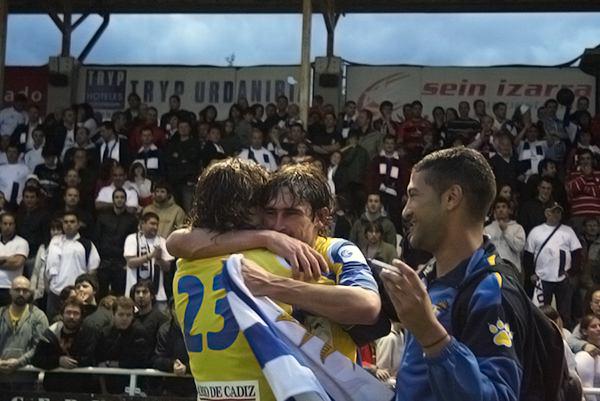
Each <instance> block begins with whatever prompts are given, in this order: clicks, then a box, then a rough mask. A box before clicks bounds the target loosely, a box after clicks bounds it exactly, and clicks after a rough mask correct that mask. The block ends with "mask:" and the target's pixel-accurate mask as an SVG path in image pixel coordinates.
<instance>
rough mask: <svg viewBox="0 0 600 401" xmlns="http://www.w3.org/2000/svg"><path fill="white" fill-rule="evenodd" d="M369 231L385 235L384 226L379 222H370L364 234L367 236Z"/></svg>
mask: <svg viewBox="0 0 600 401" xmlns="http://www.w3.org/2000/svg"><path fill="white" fill-rule="evenodd" d="M369 231H376V232H378V233H380V234H383V225H382V224H381V222H379V221H370V222H369V223H368V224H367V226H366V227H365V233H364V234H365V235H367V233H368V232H369Z"/></svg>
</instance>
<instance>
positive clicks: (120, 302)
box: [112, 296, 135, 314]
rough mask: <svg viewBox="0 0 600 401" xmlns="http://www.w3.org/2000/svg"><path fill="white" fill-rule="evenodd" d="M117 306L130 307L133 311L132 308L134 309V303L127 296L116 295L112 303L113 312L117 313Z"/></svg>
mask: <svg viewBox="0 0 600 401" xmlns="http://www.w3.org/2000/svg"><path fill="white" fill-rule="evenodd" d="M119 307H120V308H121V309H131V310H132V311H133V310H135V303H134V302H133V300H132V299H131V298H129V297H123V296H121V297H118V298H117V299H115V301H114V302H113V304H112V311H113V314H114V313H117V309H118V308H119Z"/></svg>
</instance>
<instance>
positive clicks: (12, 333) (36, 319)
mask: <svg viewBox="0 0 600 401" xmlns="http://www.w3.org/2000/svg"><path fill="white" fill-rule="evenodd" d="M31 294H32V291H31V289H30V283H29V280H27V278H26V277H23V276H17V277H15V278H14V279H13V281H12V283H11V288H10V298H11V302H10V304H9V305H7V306H4V307H2V308H0V390H28V389H30V388H31V386H32V385H33V383H34V382H35V379H36V377H37V374H35V375H34V376H33V377H32V375H31V373H29V374H28V373H17V374H15V373H14V372H15V370H16V369H19V368H22V367H23V366H25V365H28V364H29V363H31V359H32V357H33V353H34V351H35V347H36V345H37V343H38V340H39V339H40V337H41V335H42V333H43V332H44V331H45V330H46V329H47V328H48V319H47V318H46V315H45V314H44V312H42V311H41V310H40V309H39V308H37V307H36V306H34V305H32V304H31V298H32V297H31Z"/></svg>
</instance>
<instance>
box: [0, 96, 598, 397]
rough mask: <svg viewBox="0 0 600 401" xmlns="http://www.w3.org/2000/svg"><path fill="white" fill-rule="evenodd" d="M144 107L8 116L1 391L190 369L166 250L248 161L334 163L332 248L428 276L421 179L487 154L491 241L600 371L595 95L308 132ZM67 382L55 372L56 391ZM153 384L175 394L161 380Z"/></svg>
mask: <svg viewBox="0 0 600 401" xmlns="http://www.w3.org/2000/svg"><path fill="white" fill-rule="evenodd" d="M127 101H128V108H127V109H125V110H123V111H119V112H115V113H114V114H113V115H112V118H111V119H110V120H109V121H100V120H99V118H97V117H96V116H95V113H94V110H93V109H92V107H91V106H90V105H88V104H79V105H74V106H72V107H68V108H66V109H64V110H63V111H62V113H60V115H59V114H56V113H49V114H47V115H45V116H44V115H41V113H40V109H39V108H38V107H37V106H36V105H33V104H28V103H27V99H26V98H25V97H24V96H23V95H19V96H17V97H16V99H15V102H14V104H13V105H11V106H10V107H8V108H5V109H4V110H2V111H0V134H1V135H0V213H1V217H0V222H1V224H0V228H1V237H0V239H1V241H0V306H2V309H0V315H1V319H2V320H1V321H0V386H8V387H10V386H13V387H14V386H18V384H19V381H18V380H12V379H11V380H6V374H9V373H10V374H12V375H13V376H15V375H16V374H15V373H14V371H15V370H16V369H18V368H19V367H22V366H24V365H26V364H33V365H35V366H38V367H41V368H44V369H52V368H55V367H59V366H60V367H63V368H67V369H69V368H73V367H82V366H95V365H99V364H101V365H104V366H119V367H125V368H130V367H131V368H133V367H152V366H154V367H155V368H157V369H161V370H164V371H169V372H174V373H176V374H178V375H182V376H183V375H185V374H186V373H189V366H188V360H187V355H186V352H185V346H184V345H183V340H182V337H181V331H180V330H179V328H178V327H177V322H176V319H173V318H172V312H171V310H170V308H169V307H168V304H169V301H170V298H171V292H172V291H171V285H170V283H171V280H172V274H173V271H174V269H175V268H176V266H175V263H174V260H173V257H172V256H171V255H169V253H168V251H167V249H166V247H165V238H166V237H167V236H168V235H169V234H170V233H171V232H172V231H174V230H175V229H176V228H178V227H181V226H183V225H184V224H185V221H186V215H187V214H188V213H189V212H190V210H191V209H192V205H193V196H194V188H195V185H196V181H197V177H198V175H199V174H200V173H201V172H202V170H203V168H204V167H206V166H208V164H209V163H210V162H211V161H213V160H216V159H222V158H225V157H229V156H234V157H240V158H244V159H248V160H252V161H254V162H256V163H258V164H260V165H262V166H264V168H265V169H266V170H268V171H275V170H277V169H278V168H279V167H280V166H282V165H284V164H288V163H314V164H316V165H318V166H319V167H320V168H321V169H322V170H323V173H324V174H325V175H326V176H327V178H328V181H329V186H330V188H331V191H332V192H333V193H334V194H335V195H336V200H337V206H336V210H334V211H333V213H332V217H333V218H332V224H331V232H330V235H332V236H335V237H342V238H346V239H349V240H351V241H353V242H355V243H356V244H357V245H358V246H359V247H360V248H361V250H362V251H363V253H364V254H365V255H366V257H367V258H372V259H379V260H382V261H385V262H388V263H389V262H391V260H392V259H393V258H396V257H400V258H402V259H403V260H405V261H406V262H407V263H408V264H410V265H411V266H413V267H417V266H418V265H419V264H423V263H425V262H427V260H428V259H429V257H430V255H427V254H426V253H424V252H422V251H419V250H417V249H411V247H410V244H409V243H408V241H406V238H405V236H404V235H403V232H404V231H403V230H404V229H405V227H403V224H402V217H401V211H402V207H403V204H404V203H405V202H406V193H405V190H406V185H407V183H408V179H409V175H410V169H411V166H412V165H414V164H415V163H416V162H417V161H418V160H420V159H421V158H422V157H423V156H425V155H427V154H429V153H431V152H434V151H436V150H438V149H442V148H448V147H455V146H467V147H470V148H474V149H477V150H478V151H480V152H481V153H482V154H483V155H484V156H485V157H486V158H487V159H488V160H489V163H490V165H491V167H492V169H493V171H494V174H495V176H496V181H497V189H498V198H497V199H496V201H495V202H494V205H493V207H492V209H491V210H490V213H489V219H488V225H487V226H486V228H485V232H486V234H487V235H488V236H489V237H490V238H491V240H492V242H493V243H494V244H495V245H496V247H497V248H498V250H499V253H500V255H501V256H502V257H503V258H504V259H506V260H508V261H510V262H511V263H512V264H513V265H514V266H515V267H516V269H517V270H518V271H519V273H520V274H521V277H522V282H523V284H524V286H525V288H526V289H527V290H528V291H529V294H530V295H531V296H532V297H534V298H535V299H536V300H538V301H539V302H540V303H544V304H550V303H552V302H553V303H554V304H555V305H556V307H557V309H558V313H559V317H560V318H561V319H562V322H564V326H565V329H574V332H573V334H570V333H569V334H567V335H566V337H565V338H566V340H567V342H568V343H569V345H570V348H571V350H572V351H573V352H574V353H576V355H575V360H576V361H577V362H578V365H579V364H581V366H585V368H582V369H583V370H585V369H588V370H589V369H590V368H589V366H595V365H594V363H596V364H598V366H599V367H600V362H594V363H592V362H593V361H595V359H594V358H596V357H598V358H600V356H599V355H600V339H599V338H600V337H598V336H599V335H595V334H594V333H595V330H600V307H599V306H598V305H600V228H599V224H600V222H599V217H600V171H599V170H598V166H599V164H598V162H599V161H600V118H599V117H598V116H596V117H594V118H593V117H592V115H591V114H590V110H589V99H587V98H585V97H581V98H579V99H577V100H576V102H575V104H574V105H571V106H567V107H559V104H558V102H557V101H556V100H554V99H548V100H547V101H546V102H545V103H544V105H543V106H542V107H540V108H538V109H537V110H534V109H531V108H530V107H528V106H527V105H520V106H518V107H517V108H516V109H515V111H514V114H513V115H512V116H509V115H508V114H507V105H506V104H505V103H502V102H498V103H494V104H491V105H490V104H487V103H486V102H485V101H484V100H483V99H478V100H476V101H474V102H473V104H472V107H471V104H470V103H469V102H467V101H461V102H460V103H459V104H458V105H457V106H458V107H457V109H454V108H447V109H444V108H442V107H434V108H433V109H432V110H431V112H430V113H429V114H427V113H426V112H424V110H423V105H422V104H421V102H420V101H418V100H415V101H414V102H412V103H407V104H404V105H402V106H401V115H400V113H397V112H396V111H395V110H394V105H393V104H392V103H391V102H389V101H383V102H382V103H381V104H380V106H379V113H378V114H377V115H373V113H372V112H371V111H370V110H367V109H360V110H359V109H357V105H356V103H355V102H354V101H348V102H346V103H345V105H344V107H343V110H341V111H337V110H335V107H334V106H333V105H331V104H324V102H323V99H322V98H321V97H320V96H315V98H314V99H313V104H312V107H311V109H310V111H309V115H308V121H306V124H304V122H303V121H301V120H300V112H299V108H298V106H297V105H295V104H290V103H289V102H288V99H287V98H286V97H285V96H279V97H278V98H277V102H276V103H270V104H267V105H261V104H254V105H249V104H248V101H247V100H246V99H244V98H241V99H239V100H238V102H237V103H235V104H233V105H232V106H231V108H230V110H229V113H228V115H227V116H224V117H223V116H219V115H218V113H217V109H216V108H215V107H214V106H212V105H209V106H207V107H205V108H204V109H202V110H201V111H200V112H199V113H197V114H196V113H193V112H191V111H188V110H185V109H184V108H183V105H182V104H181V101H180V98H179V97H178V96H171V98H170V99H169V107H170V110H169V111H168V112H166V113H165V114H163V115H162V116H159V113H158V111H157V109H156V108H154V107H152V106H151V105H146V104H143V103H142V102H141V99H140V97H139V96H138V95H137V94H135V93H132V94H130V95H129V96H128V99H127ZM559 110H560V113H559ZM586 294H587V296H586ZM596 298H598V299H596ZM596 301H598V302H596ZM594 302H596V303H594ZM580 321H581V324H579V322H580ZM596 326H597V328H596ZM390 336H391V337H389V338H388V339H387V340H386V339H382V340H381V341H384V342H382V343H381V344H380V347H379V348H382V349H394V350H396V349H397V348H398V346H396V344H397V343H398V338H401V328H400V327H396V326H395V327H394V331H393V332H392V334H390ZM596 337H598V338H596ZM386 341H387V342H386ZM386 344H392V345H386ZM394 352H396V351H394ZM579 352H586V353H587V357H586V356H585V355H584V356H581V355H579V354H578V353H579ZM589 358H592V360H593V361H592V362H590V360H589ZM366 359H367V362H369V361H370V362H372V365H373V366H377V363H376V361H375V357H373V356H371V357H370V358H369V357H367V358H366ZM377 359H380V360H381V361H384V360H385V361H394V363H387V365H389V366H387V365H386V367H385V368H381V369H379V368H377V369H376V372H377V376H378V377H380V378H386V377H391V376H394V374H395V372H394V369H397V363H398V362H399V358H398V357H397V356H392V355H389V352H385V351H382V352H381V355H377ZM599 360H600V359H599ZM590 364H591V365H590ZM393 365H396V366H395V367H394V366H393ZM586 372H587V371H586ZM596 372H597V373H599V374H600V368H599V369H596ZM586 375H587V376H586ZM21 376H22V379H23V380H24V381H25V382H27V380H30V379H31V378H30V377H27V375H26V374H24V373H22V374H21V373H19V377H21ZM584 376H585V377H586V378H587V377H588V376H589V374H587V373H586V374H584ZM11 377H12V376H11ZM593 377H594V376H593V375H592V378H593ZM582 378H583V376H582ZM64 380H65V379H64V378H63V377H60V376H56V375H52V374H47V375H46V378H45V386H46V388H47V389H58V388H60V387H61V386H62V384H61V383H64ZM68 380H72V378H71V379H68ZM182 380H184V382H182V383H177V382H175V383H174V382H169V383H167V384H165V385H164V391H170V392H172V393H173V394H178V393H177V392H178V391H179V392H180V393H182V392H183V393H184V392H185V390H186V389H189V388H190V387H189V385H190V383H189V381H187V382H186V381H185V380H186V379H182ZM188 380H189V379H188ZM586 380H587V379H586ZM588 381H589V380H588ZM69 383H76V384H77V386H81V389H80V390H82V391H97V390H98V388H99V387H98V386H102V389H103V390H107V391H109V392H110V391H112V392H122V391H123V386H124V383H122V382H121V381H120V379H115V378H105V380H103V381H101V382H98V381H97V380H95V379H90V377H80V378H78V379H77V380H76V381H69ZM584 384H585V383H584ZM588 384H589V383H588ZM592 384H593V383H592ZM597 384H600V383H597ZM145 386H146V388H147V389H148V391H150V392H153V391H160V389H159V388H160V386H159V385H157V383H156V381H152V380H148V381H147V383H145ZM69 389H71V390H74V388H73V386H72V384H71V385H70V387H69ZM192 391H193V386H192Z"/></svg>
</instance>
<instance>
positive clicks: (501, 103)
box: [492, 102, 506, 111]
mask: <svg viewBox="0 0 600 401" xmlns="http://www.w3.org/2000/svg"><path fill="white" fill-rule="evenodd" d="M502 106H504V107H506V103H504V102H496V103H494V105H493V106H492V110H493V111H496V110H498V109H499V108H500V107H502Z"/></svg>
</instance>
